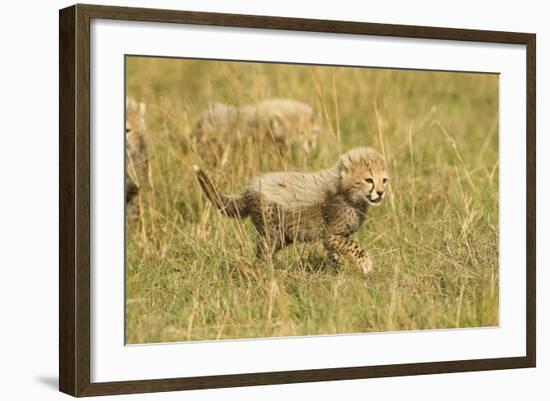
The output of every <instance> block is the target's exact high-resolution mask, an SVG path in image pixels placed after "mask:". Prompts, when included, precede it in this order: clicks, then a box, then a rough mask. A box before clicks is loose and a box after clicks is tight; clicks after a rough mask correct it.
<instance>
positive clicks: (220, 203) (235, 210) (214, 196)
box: [193, 165, 248, 219]
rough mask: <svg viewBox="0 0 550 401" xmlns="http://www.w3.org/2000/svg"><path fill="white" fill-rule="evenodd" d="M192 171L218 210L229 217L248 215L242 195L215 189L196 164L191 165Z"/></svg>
mask: <svg viewBox="0 0 550 401" xmlns="http://www.w3.org/2000/svg"><path fill="white" fill-rule="evenodd" d="M193 172H194V173H195V175H196V176H197V180H198V181H199V184H200V186H201V189H202V191H203V192H204V194H205V195H206V197H207V198H208V199H209V200H210V202H212V203H213V204H214V206H216V207H217V208H218V210H219V211H220V212H222V213H223V214H225V215H226V216H229V217H234V218H241V219H242V218H245V217H246V216H248V205H247V202H246V200H245V199H244V197H243V196H242V195H226V194H223V193H221V192H220V191H218V190H217V188H216V186H215V185H214V183H213V182H212V180H210V178H209V177H208V176H207V175H206V174H205V173H204V171H202V170H201V168H200V167H199V166H197V165H194V166H193Z"/></svg>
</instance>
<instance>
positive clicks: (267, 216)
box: [193, 147, 388, 274]
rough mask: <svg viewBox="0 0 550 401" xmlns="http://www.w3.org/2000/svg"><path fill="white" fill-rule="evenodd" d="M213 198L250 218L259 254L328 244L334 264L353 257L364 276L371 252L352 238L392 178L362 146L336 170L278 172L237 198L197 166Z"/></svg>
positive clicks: (256, 181)
mask: <svg viewBox="0 0 550 401" xmlns="http://www.w3.org/2000/svg"><path fill="white" fill-rule="evenodd" d="M193 171H194V173H195V174H196V176H197V179H198V181H199V184H200V186H201V188H202V190H203V192H204V193H205V195H206V196H207V198H208V199H209V200H210V201H211V202H212V204H214V206H216V208H218V209H219V210H220V211H221V212H222V213H223V214H225V215H226V216H229V217H234V218H246V217H250V219H251V220H252V223H253V224H254V227H255V228H256V230H257V232H258V237H259V238H258V241H257V247H256V254H257V256H259V257H263V258H265V257H268V258H269V257H271V256H272V255H273V253H274V252H277V251H278V250H279V249H281V248H283V247H284V246H286V245H289V244H291V243H293V242H296V241H317V240H320V241H323V244H324V246H325V248H326V250H327V254H328V257H329V260H330V261H331V263H333V264H336V265H337V264H339V259H340V258H339V257H340V256H345V257H347V258H349V259H350V260H351V261H352V262H353V263H354V264H355V265H356V266H357V267H358V268H359V269H360V270H361V271H362V272H363V273H365V274H366V273H368V272H370V271H371V270H372V261H371V258H370V256H369V254H368V252H367V251H366V250H365V249H363V248H362V247H361V246H360V244H359V243H358V242H357V241H355V240H353V239H352V238H350V237H351V235H352V234H354V233H355V232H356V231H357V230H358V229H359V227H360V226H361V224H363V222H364V220H365V216H366V213H367V210H368V208H369V207H371V206H373V207H375V206H378V205H380V203H381V202H382V199H384V196H385V193H386V185H387V182H388V177H387V173H386V168H385V163H384V159H383V157H382V156H381V155H380V154H379V153H378V152H376V151H375V150H374V149H372V148H367V147H359V148H354V149H351V150H349V151H348V152H346V153H344V154H343V155H342V156H340V158H339V160H338V162H337V163H336V164H335V165H334V166H333V167H331V168H329V169H326V170H322V171H318V172H315V173H299V172H278V173H268V174H263V175H260V176H257V177H254V178H252V179H251V181H250V183H249V184H248V186H247V187H246V189H245V190H244V191H243V192H242V193H240V194H235V195H227V194H224V193H222V192H220V191H219V190H218V189H217V188H216V186H215V185H214V184H213V182H212V181H211V180H210V178H209V177H208V176H207V175H206V174H205V173H204V172H203V171H202V170H201V169H200V168H199V167H198V166H193Z"/></svg>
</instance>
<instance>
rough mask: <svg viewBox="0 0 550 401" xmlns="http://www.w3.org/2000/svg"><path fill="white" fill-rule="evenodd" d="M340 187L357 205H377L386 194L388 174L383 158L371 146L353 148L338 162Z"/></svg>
mask: <svg viewBox="0 0 550 401" xmlns="http://www.w3.org/2000/svg"><path fill="white" fill-rule="evenodd" d="M338 167H339V171H340V187H341V189H342V191H343V192H344V193H346V194H347V196H348V199H349V200H350V201H351V202H352V203H354V204H357V205H361V204H365V203H366V204H368V205H371V206H379V205H380V203H381V202H382V199H384V196H385V194H386V185H387V183H388V174H387V173H386V165H385V162H384V158H383V157H382V156H381V155H380V154H379V153H378V152H376V151H375V150H374V149H372V148H366V147H361V148H354V149H351V150H349V151H348V152H346V153H344V154H343V155H342V156H341V157H340V161H339V162H338Z"/></svg>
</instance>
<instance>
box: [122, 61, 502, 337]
mask: <svg viewBox="0 0 550 401" xmlns="http://www.w3.org/2000/svg"><path fill="white" fill-rule="evenodd" d="M127 92H128V95H130V96H133V97H135V98H136V99H138V100H141V101H144V102H146V103H147V105H148V109H147V123H148V128H149V138H148V139H149V150H150V162H151V180H150V181H151V188H149V189H147V190H146V191H144V192H143V193H142V194H141V196H142V201H143V203H144V209H143V216H142V223H141V225H140V227H139V228H138V229H135V230H131V231H130V230H129V232H128V234H127V245H126V246H127V266H126V299H127V302H126V312H127V314H126V319H127V321H126V324H127V326H126V327H127V333H126V335H127V342H128V343H149V342H166V341H185V340H204V339H227V338H248V337H271V336H299V335H315V334H331V333H357V332H373V331H387V330H392V331H393V330H419V329H441V328H456V327H480V326H494V325H498V323H499V322H498V299H499V292H498V283H499V276H498V244H499V240H498V199H499V198H498V193H499V191H498V176H499V173H498V76H496V75H489V74H465V73H443V72H423V71H399V70H383V69H366V68H365V69H359V68H353V69H351V68H333V67H309V66H288V65H270V64H254V63H224V62H210V61H188V60H169V59H154V58H135V57H133V58H129V59H128V60H127ZM268 97H286V98H293V99H298V100H302V101H305V102H308V103H310V104H312V105H313V106H314V108H315V109H316V111H317V114H318V115H319V117H320V119H321V121H322V125H323V128H324V129H323V132H322V134H321V138H320V143H319V148H318V150H317V151H315V152H314V153H313V154H311V155H309V156H308V157H304V156H303V155H301V154H299V153H293V154H292V153H291V154H289V155H288V156H286V157H284V158H281V157H280V156H279V155H278V154H276V153H275V152H272V151H270V149H262V148H260V147H259V145H257V144H254V143H248V142H247V143H245V144H241V147H239V148H238V149H237V148H236V146H228V147H227V149H226V152H225V155H224V161H223V165H220V163H217V165H215V166H213V165H211V163H209V161H208V158H206V157H205V158H201V157H200V155H197V154H196V153H194V152H193V151H191V150H190V149H189V146H188V144H189V133H190V130H191V129H192V127H193V124H194V122H195V121H196V119H197V118H198V116H199V114H200V112H201V111H202V110H203V108H204V107H205V106H206V105H207V104H208V103H209V102H213V101H221V102H226V103H230V104H245V103H252V102H255V101H258V100H261V99H265V98H268ZM358 145H366V146H372V147H374V148H376V149H378V150H379V151H380V152H382V153H383V154H384V156H385V157H386V160H387V164H388V168H389V174H390V183H391V185H390V188H389V193H388V196H387V198H386V200H385V203H384V204H383V206H381V207H379V208H374V209H370V210H369V213H368V216H367V220H366V223H365V225H364V226H363V227H362V228H361V229H360V231H359V232H358V234H357V235H356V237H357V238H358V240H359V241H360V242H361V243H362V244H363V245H364V246H365V247H366V248H367V249H368V250H369V252H370V254H371V257H372V259H373V261H374V272H373V273H372V274H371V275H370V276H369V277H368V278H364V277H363V276H362V275H361V274H360V273H359V272H358V271H357V270H356V269H354V267H353V266H352V265H350V264H348V263H346V265H345V266H344V267H343V268H342V269H341V270H339V271H337V272H336V271H334V270H332V269H331V268H329V267H328V266H326V260H325V257H324V256H325V254H324V252H323V249H322V247H321V246H320V245H319V244H298V245H295V246H292V247H289V248H287V249H285V250H284V251H282V252H280V253H278V254H277V255H276V256H275V257H274V259H273V261H272V262H261V261H259V260H257V259H256V258H255V257H254V242H255V233H254V230H253V228H252V226H251V224H250V222H249V221H237V220H232V219H229V218H226V217H224V216H222V215H220V214H219V213H218V212H217V211H216V210H214V209H213V208H212V206H211V205H210V204H209V203H208V202H207V201H206V200H205V198H204V197H203V196H202V195H201V193H200V190H199V187H198V184H197V182H196V180H195V178H194V176H193V175H192V173H191V165H192V164H199V165H201V166H202V167H204V168H205V169H206V170H207V171H208V172H209V173H210V175H211V176H212V178H213V179H214V180H215V181H216V182H217V183H218V185H219V186H220V187H221V188H222V189H223V190H224V191H227V192H239V191H241V190H242V189H243V188H244V185H245V184H246V182H247V181H248V179H249V178H250V177H252V176H253V175H255V174H258V173H259V172H267V171H276V170H283V169H292V170H307V171H314V170H317V169H321V168H326V167H329V166H332V165H333V164H334V163H335V162H336V160H337V158H338V155H339V154H340V153H341V152H343V151H345V150H347V149H348V148H350V147H352V146H358Z"/></svg>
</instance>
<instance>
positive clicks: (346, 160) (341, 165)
mask: <svg viewBox="0 0 550 401" xmlns="http://www.w3.org/2000/svg"><path fill="white" fill-rule="evenodd" d="M352 165H353V160H352V159H351V156H350V155H349V154H348V153H345V154H343V155H342V156H341V157H340V161H339V162H338V170H339V172H340V178H344V177H345V176H346V175H348V173H349V171H350V169H351V166H352Z"/></svg>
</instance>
